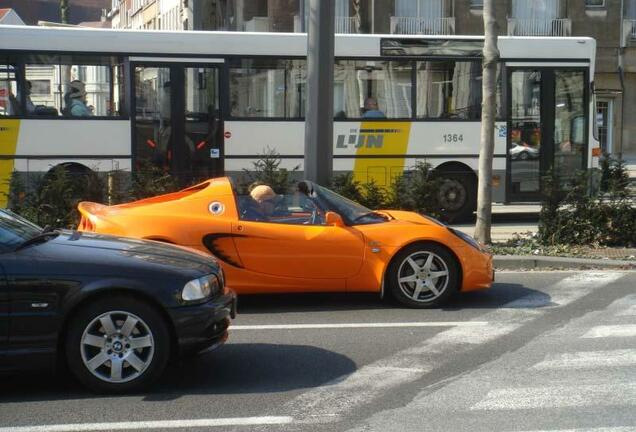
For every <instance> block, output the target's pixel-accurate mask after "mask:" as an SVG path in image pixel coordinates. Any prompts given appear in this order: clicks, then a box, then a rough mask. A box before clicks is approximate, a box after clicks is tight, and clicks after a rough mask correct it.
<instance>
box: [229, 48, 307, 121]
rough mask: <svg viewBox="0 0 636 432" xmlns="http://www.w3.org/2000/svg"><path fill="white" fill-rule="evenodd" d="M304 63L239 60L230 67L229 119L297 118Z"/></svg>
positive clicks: (300, 111)
mask: <svg viewBox="0 0 636 432" xmlns="http://www.w3.org/2000/svg"><path fill="white" fill-rule="evenodd" d="M306 71H307V67H306V62H305V60H282V59H242V60H239V61H237V62H235V63H234V64H232V65H231V67H230V112H231V115H232V116H233V117H254V118H301V117H302V116H303V115H304V108H305V103H304V101H305V96H304V93H305V80H306V74H307V72H306Z"/></svg>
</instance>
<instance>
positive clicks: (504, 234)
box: [452, 222, 539, 243]
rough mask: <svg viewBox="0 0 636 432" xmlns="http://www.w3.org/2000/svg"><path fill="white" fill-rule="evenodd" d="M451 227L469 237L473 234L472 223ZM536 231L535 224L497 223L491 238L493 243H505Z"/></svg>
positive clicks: (493, 226)
mask: <svg viewBox="0 0 636 432" xmlns="http://www.w3.org/2000/svg"><path fill="white" fill-rule="evenodd" d="M452 227H453V228H455V229H458V230H460V231H462V232H464V233H466V234H469V235H471V236H472V235H474V234H475V224H474V223H472V224H459V225H452ZM538 229H539V227H538V225H537V222H499V223H494V224H493V225H492V230H491V237H492V241H493V242H496V243H499V242H505V241H508V240H510V239H512V238H514V235H515V234H519V235H523V236H528V235H530V234H533V233H536V232H537V231H538Z"/></svg>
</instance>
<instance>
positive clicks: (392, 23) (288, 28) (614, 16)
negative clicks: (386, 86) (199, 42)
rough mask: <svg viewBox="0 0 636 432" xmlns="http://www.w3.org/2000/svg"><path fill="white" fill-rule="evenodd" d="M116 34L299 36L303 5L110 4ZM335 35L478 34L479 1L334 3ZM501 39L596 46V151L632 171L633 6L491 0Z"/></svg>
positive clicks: (635, 145)
mask: <svg viewBox="0 0 636 432" xmlns="http://www.w3.org/2000/svg"><path fill="white" fill-rule="evenodd" d="M112 1H113V7H112V10H111V12H110V18H111V20H112V23H113V27H114V28H133V29H162V30H225V31H273V32H302V31H304V29H305V28H306V26H305V20H306V11H307V9H308V7H307V3H308V0H112ZM334 1H335V3H336V4H335V20H336V22H335V25H336V31H337V32H339V33H386V34H428V35H476V34H483V16H482V5H483V0H334ZM495 8H496V19H497V23H498V28H499V33H500V34H501V35H516V36H555V37H563V36H589V37H593V38H594V39H596V41H597V47H598V50H597V60H596V76H595V77H594V83H595V89H596V94H597V107H598V114H597V119H598V123H599V137H600V140H601V146H602V147H603V149H604V150H605V151H607V152H608V153H612V154H614V155H620V156H622V157H623V158H625V159H626V160H627V161H628V163H629V164H632V165H635V164H636V121H634V120H636V0H495Z"/></svg>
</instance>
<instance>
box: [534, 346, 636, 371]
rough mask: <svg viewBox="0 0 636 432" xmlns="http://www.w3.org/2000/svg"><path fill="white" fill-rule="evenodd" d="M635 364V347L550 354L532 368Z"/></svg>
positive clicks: (585, 367) (579, 367)
mask: <svg viewBox="0 0 636 432" xmlns="http://www.w3.org/2000/svg"><path fill="white" fill-rule="evenodd" d="M633 365H636V349H620V350H607V351H581V352H574V353H563V354H552V355H550V356H548V358H547V359H545V360H544V361H542V362H540V363H537V364H536V365H534V366H533V367H532V369H538V370H543V369H566V370H567V369H590V368H596V367H618V366H633Z"/></svg>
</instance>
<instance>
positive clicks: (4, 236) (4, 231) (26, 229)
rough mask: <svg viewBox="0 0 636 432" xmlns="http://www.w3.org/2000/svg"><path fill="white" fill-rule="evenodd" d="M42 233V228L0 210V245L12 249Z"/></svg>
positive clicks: (9, 212) (7, 211)
mask: <svg viewBox="0 0 636 432" xmlns="http://www.w3.org/2000/svg"><path fill="white" fill-rule="evenodd" d="M41 233H42V228H40V227H39V226H37V225H36V224H34V223H31V222H29V221H28V220H26V219H24V218H23V217H21V216H18V215H17V214H15V213H13V212H11V211H9V210H0V245H1V246H2V247H5V248H10V249H13V248H15V247H16V246H18V245H20V244H22V243H24V242H25V241H27V240H29V239H32V238H33V237H36V236H38V235H40V234H41Z"/></svg>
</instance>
